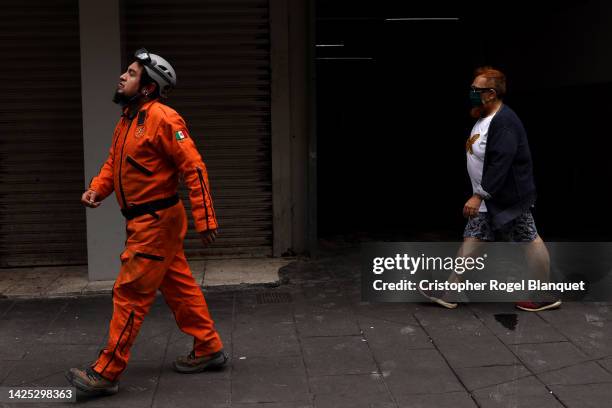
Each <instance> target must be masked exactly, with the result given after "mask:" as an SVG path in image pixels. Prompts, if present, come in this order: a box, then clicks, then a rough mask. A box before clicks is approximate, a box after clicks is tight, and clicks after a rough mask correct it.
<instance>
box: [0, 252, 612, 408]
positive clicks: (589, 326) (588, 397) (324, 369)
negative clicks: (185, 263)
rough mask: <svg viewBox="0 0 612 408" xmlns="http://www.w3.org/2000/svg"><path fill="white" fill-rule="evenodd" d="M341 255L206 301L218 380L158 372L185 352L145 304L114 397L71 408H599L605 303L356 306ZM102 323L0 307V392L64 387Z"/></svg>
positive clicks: (606, 355)
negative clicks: (535, 308)
mask: <svg viewBox="0 0 612 408" xmlns="http://www.w3.org/2000/svg"><path fill="white" fill-rule="evenodd" d="M353 255H354V254H352V253H350V252H349V253H345V254H343V255H336V256H331V257H324V258H322V259H319V260H317V261H296V262H294V263H292V264H291V265H289V266H287V267H285V268H283V269H282V271H281V272H282V276H283V278H284V281H288V282H289V283H288V284H285V285H281V286H280V287H276V288H257V289H246V290H218V289H217V290H213V291H207V292H206V296H207V300H208V303H209V307H210V309H211V312H212V315H213V317H214V319H215V320H216V322H217V327H218V329H219V331H220V332H221V335H222V338H223V340H224V342H225V345H226V349H227V351H229V352H230V354H231V356H232V362H231V364H230V366H228V367H227V369H225V370H224V371H221V372H213V373H202V374H196V375H180V374H176V373H174V372H173V371H172V370H171V368H170V363H171V361H172V360H173V359H174V358H175V356H176V355H179V354H183V353H187V352H188V351H189V348H190V346H191V343H192V339H191V338H189V337H187V336H186V335H184V334H182V333H181V332H179V331H178V329H177V328H176V325H175V322H174V319H173V317H172V313H171V312H170V310H169V309H168V308H167V306H166V305H165V304H164V302H163V299H161V298H158V299H157V301H156V303H155V305H154V307H153V309H152V310H151V313H150V315H149V316H148V317H147V319H146V320H145V323H144V325H143V327H142V330H141V332H140V335H139V337H138V340H137V342H136V344H135V346H134V348H133V353H132V359H131V363H130V366H129V368H128V370H127V371H126V372H125V373H124V376H123V378H122V382H121V389H120V392H119V393H118V394H117V395H115V396H112V397H106V398H99V399H94V400H88V401H85V402H83V404H84V405H85V406H103V407H175V406H176V407H273V408H296V407H318V408H321V407H334V408H341V407H350V408H360V407H376V408H383V407H384V408H387V407H420V408H425V407H427V408H429V407H431V408H444V407H452V408H463V407H471V408H473V407H482V408H488V407H515V408H521V407H529V408H531V407H538V408H547V407H571V408H574V407H575V408H589V407H597V408H605V407H609V406H611V402H610V401H612V306H611V305H610V304H604V303H599V304H583V303H568V304H564V306H563V308H562V309H561V310H558V311H549V312H544V313H537V314H530V313H527V312H520V311H516V310H514V309H513V307H512V305H510V304H472V305H469V306H466V305H461V306H460V307H459V308H457V309H456V310H445V309H440V308H438V307H434V306H431V305H428V304H369V303H364V302H361V301H360V287H359V275H358V274H357V272H356V271H357V268H356V265H357V264H356V258H355V257H354V256H353ZM272 301H278V302H281V303H271V302H272ZM111 312H112V304H111V299H110V296H108V295H98V296H80V297H76V298H56V299H47V300H2V301H0V316H1V317H0V333H1V335H0V381H2V383H1V384H2V385H5V386H6V385H31V386H35V385H38V386H41V385H47V386H51V385H57V386H60V385H65V384H66V382H65V380H64V378H63V376H62V373H63V371H64V370H66V369H67V368H69V367H72V366H75V365H83V364H85V363H87V362H88V361H91V360H92V359H94V358H95V357H96V355H97V351H98V350H99V348H100V346H101V345H102V344H103V343H104V338H105V334H106V330H107V322H108V319H109V317H110V314H111ZM514 323H516V324H514ZM16 406H17V405H16ZM18 406H25V405H22V404H19V405H18Z"/></svg>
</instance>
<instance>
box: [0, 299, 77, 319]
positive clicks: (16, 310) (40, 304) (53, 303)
mask: <svg viewBox="0 0 612 408" xmlns="http://www.w3.org/2000/svg"><path fill="white" fill-rule="evenodd" d="M67 303H68V300H66V299H34V300H16V301H15V304H14V305H13V307H12V308H11V309H10V310H9V311H8V312H7V313H6V314H5V315H4V316H2V320H18V321H24V320H39V321H44V322H49V321H50V320H51V319H53V318H55V317H56V316H57V315H58V314H59V312H60V311H61V310H62V309H63V308H64V307H65V306H66V304H67Z"/></svg>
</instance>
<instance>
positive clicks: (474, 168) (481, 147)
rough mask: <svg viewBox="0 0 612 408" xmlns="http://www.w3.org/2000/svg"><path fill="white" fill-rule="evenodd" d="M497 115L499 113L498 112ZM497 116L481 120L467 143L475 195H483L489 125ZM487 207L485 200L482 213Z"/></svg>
mask: <svg viewBox="0 0 612 408" xmlns="http://www.w3.org/2000/svg"><path fill="white" fill-rule="evenodd" d="M496 113H497V112H496ZM494 116H495V113H494V114H492V115H489V116H487V117H486V118H480V119H478V121H476V124H474V127H473V128H472V133H471V134H470V137H469V138H468V140H467V141H466V143H465V147H466V149H465V151H466V152H465V153H466V156H467V171H468V174H469V175H470V181H471V182H472V191H473V193H474V194H476V193H479V194H482V192H483V189H482V186H481V185H480V183H481V182H482V170H483V166H484V157H485V150H486V148H487V137H488V135H489V125H490V124H491V120H492V119H493V117H494ZM486 211H487V205H486V204H485V200H482V203H481V204H480V212H486Z"/></svg>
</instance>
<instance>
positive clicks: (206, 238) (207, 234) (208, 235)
mask: <svg viewBox="0 0 612 408" xmlns="http://www.w3.org/2000/svg"><path fill="white" fill-rule="evenodd" d="M200 237H201V238H202V244H204V246H205V247H207V246H209V245H210V244H212V243H213V242H214V241H215V239H216V238H217V230H216V229H214V230H206V231H202V232H200Z"/></svg>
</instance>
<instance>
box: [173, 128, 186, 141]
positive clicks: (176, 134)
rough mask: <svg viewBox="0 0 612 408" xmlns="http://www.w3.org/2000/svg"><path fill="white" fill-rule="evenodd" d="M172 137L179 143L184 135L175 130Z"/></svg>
mask: <svg viewBox="0 0 612 408" xmlns="http://www.w3.org/2000/svg"><path fill="white" fill-rule="evenodd" d="M174 136H175V137H176V140H178V141H179V142H180V141H181V140H183V139H185V133H183V131H182V130H177V131H176V133H175V134H174Z"/></svg>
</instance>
